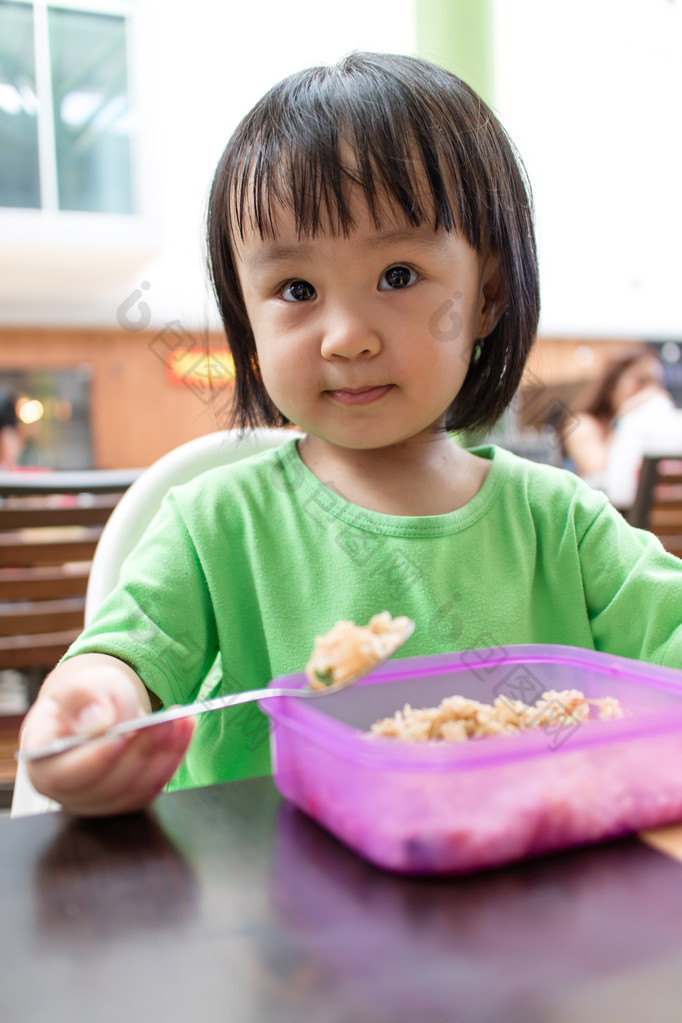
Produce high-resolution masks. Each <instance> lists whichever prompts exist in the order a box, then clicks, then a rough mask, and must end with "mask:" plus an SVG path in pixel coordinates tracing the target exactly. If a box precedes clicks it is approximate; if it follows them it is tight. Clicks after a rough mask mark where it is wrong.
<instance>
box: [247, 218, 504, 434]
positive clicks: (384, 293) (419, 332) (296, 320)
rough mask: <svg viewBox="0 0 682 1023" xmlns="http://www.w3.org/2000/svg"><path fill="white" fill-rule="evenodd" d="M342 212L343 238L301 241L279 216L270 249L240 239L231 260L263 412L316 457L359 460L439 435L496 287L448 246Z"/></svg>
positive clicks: (487, 321)
mask: <svg viewBox="0 0 682 1023" xmlns="http://www.w3.org/2000/svg"><path fill="white" fill-rule="evenodd" d="M353 212H354V215H355V218H356V219H355V223H356V228H355V229H354V231H353V232H352V234H351V235H350V236H349V237H347V238H345V237H343V236H341V237H334V236H332V235H331V234H330V233H327V234H320V235H318V236H316V237H312V238H308V237H304V238H302V239H301V238H299V237H298V236H297V233H296V229H295V224H294V218H293V215H292V214H291V213H289V212H288V211H285V210H282V212H281V214H280V215H279V216H278V219H277V237H276V238H275V239H267V238H266V239H261V237H260V235H259V234H258V232H257V231H250V232H249V233H248V234H247V235H246V237H245V239H244V241H243V242H240V243H239V244H238V245H237V247H236V253H235V255H236V260H237V266H238V270H239V278H240V282H241V287H242V291H243V296H244V302H245V305H246V310H247V313H248V316H249V320H250V322H251V326H252V329H253V332H254V337H255V341H256V349H257V352H258V360H259V364H260V369H261V373H262V377H263V382H264V384H265V387H266V389H267V391H268V393H269V395H270V397H271V399H272V401H273V402H274V404H275V405H276V406H277V408H278V409H279V410H280V411H281V412H282V413H283V414H284V415H285V416H286V417H287V418H288V419H289V420H291V422H292V423H295V424H296V425H297V426H298V427H299V428H300V429H302V430H303V431H305V432H306V433H307V434H309V435H310V436H311V438H317V442H318V443H319V444H321V445H333V446H335V447H337V448H338V447H341V448H346V449H348V448H351V449H363V450H368V449H376V448H387V447H390V446H392V445H396V444H402V443H404V442H407V441H411V440H415V439H417V438H421V437H425V436H431V435H433V434H434V431H435V428H436V427H437V426H440V425H441V424H442V422H443V419H444V415H445V412H446V410H447V408H448V406H449V405H450V403H451V402H452V400H453V398H454V397H455V395H456V394H457V393H458V392H459V390H460V388H461V386H462V383H463V381H464V378H465V376H466V374H467V370H468V368H469V362H470V359H471V353H472V348H473V344H474V341H475V340H476V339H477V338H480V337H484V336H485V335H486V334H488V333H489V332H490V331H491V330H492V329H493V327H494V325H495V322H496V318H497V315H496V313H497V310H496V307H495V299H496V297H497V292H498V290H499V281H498V276H497V273H496V268H495V266H494V265H485V264H484V262H483V260H482V258H481V257H480V256H479V255H478V254H477V253H476V252H475V250H474V249H472V248H471V247H470V246H469V244H468V243H467V242H466V241H465V240H464V239H463V238H462V237H461V236H460V235H458V234H454V233H447V232H445V231H438V232H434V230H433V228H432V227H430V226H428V225H426V226H421V227H418V228H415V227H413V226H411V225H409V224H407V223H405V222H404V221H402V220H401V221H399V222H391V221H389V220H388V219H387V220H386V222H385V223H384V224H382V227H381V228H380V229H377V228H376V227H375V226H374V224H373V223H372V221H371V220H370V217H369V214H368V212H367V210H366V208H365V207H364V203H362V204H360V203H356V206H355V208H354V210H353ZM500 311H501V310H500Z"/></svg>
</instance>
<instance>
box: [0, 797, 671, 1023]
mask: <svg viewBox="0 0 682 1023" xmlns="http://www.w3.org/2000/svg"><path fill="white" fill-rule="evenodd" d="M0 920H1V923H0V934H1V937H0V970H1V971H2V972H1V975H0V1020H2V1021H3V1023H61V1021H64V1023H66V1021H68V1023H128V1021H130V1023H137V1021H144V1023H159V1021H161V1023H176V1021H177V1023H191V1021H193V1020H197V1021H199V1023H213V1021H216V1023H217V1021H220V1023H225V1021H234V1023H251V1021H258V1023H280V1021H281V1023H285V1021H287V1023H288V1021H291V1023H294V1021H296V1023H304V1021H314V1023H374V1021H376V1023H379V1021H390V1023H422V1021H428V1023H450V1021H467V1023H468V1021H476V1023H484V1021H485V1023H567V1021H580V1023H593V1021H594V1023H596V1021H599V1023H603V1021H607V1023H610V1021H612V1020H617V1021H618V1023H630V1021H632V1023H635V1021H636V1023H663V1021H665V1023H668V1021H670V1023H673V1021H679V1020H680V1019H682V864H680V863H678V862H677V861H675V860H673V859H670V858H668V857H667V856H664V855H663V854H662V853H659V852H656V851H654V850H653V849H651V848H649V847H648V846H645V845H644V844H643V843H641V842H639V841H638V840H637V839H635V838H633V839H626V840H623V841H619V842H613V843H610V844H608V845H602V846H599V847H595V848H591V849H583V850H578V851H574V852H571V853H566V854H561V855H556V856H551V857H547V858H544V859H541V860H535V861H533V862H527V863H525V864H521V865H517V866H515V867H513V868H507V869H504V870H495V871H489V872H486V873H480V874H477V875H472V876H469V877H464V878H458V879H457V878H455V879H449V880H438V881H436V880H419V879H409V878H404V877H397V876H392V875H390V874H386V873H383V872H381V871H379V870H377V869H375V868H373V867H371V866H369V865H368V864H366V863H364V862H363V861H362V860H360V859H359V858H357V857H356V856H355V855H354V854H353V853H351V852H349V851H347V850H346V849H345V848H344V847H343V846H341V845H340V844H338V843H337V842H336V841H335V840H334V839H333V838H331V837H330V836H329V835H327V834H326V833H325V832H324V831H322V830H321V829H320V828H318V827H317V826H316V825H315V824H314V823H312V822H311V821H309V820H308V819H307V818H305V817H304V816H303V815H301V814H299V813H298V812H297V811H295V810H294V809H293V808H292V807H290V806H289V805H288V804H286V803H284V802H282V801H281V800H280V798H279V796H278V795H277V793H276V792H275V789H274V787H273V785H272V783H271V782H270V780H269V779H255V780H251V781H248V782H236V783H233V784H230V785H224V786H218V787H215V788H209V789H200V790H194V791H189V792H181V793H176V794H173V795H168V796H164V797H162V798H161V799H160V800H159V801H158V802H157V803H156V805H155V808H154V811H153V812H152V813H150V814H149V815H144V814H140V815H133V816H129V817H122V818H118V819H109V820H100V821H89V822H86V821H77V820H73V819H70V818H68V817H67V816H65V815H62V814H50V815H45V816H43V817H35V818H23V819H19V820H9V819H5V820H2V821H0Z"/></svg>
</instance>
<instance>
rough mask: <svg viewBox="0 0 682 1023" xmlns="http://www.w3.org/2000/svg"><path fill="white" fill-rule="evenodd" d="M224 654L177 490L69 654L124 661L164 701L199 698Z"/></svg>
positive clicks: (70, 655)
mask: <svg viewBox="0 0 682 1023" xmlns="http://www.w3.org/2000/svg"><path fill="white" fill-rule="evenodd" d="M217 652H218V641H217V632H216V626H215V616H214V612H213V607H212V603H211V600H210V595H209V590H208V586H207V582H206V577H205V573H204V571H203V568H202V564H201V560H200V557H199V555H198V553H197V550H196V547H195V545H194V543H193V541H192V537H191V535H190V532H189V530H188V529H187V526H186V523H185V522H184V520H183V517H182V515H181V513H180V511H179V509H178V506H177V503H176V501H175V498H174V495H173V492H172V491H171V493H170V494H169V495H168V496H167V497H166V498H165V500H164V502H163V504H162V506H161V508H160V510H159V512H158V513H157V515H156V516H155V518H154V519H153V521H152V523H151V524H150V526H149V528H148V529H147V531H146V533H145V535H144V536H143V537H142V539H141V541H140V543H139V544H138V546H137V547H136V549H135V550H134V551H133V552H132V553H131V554H130V556H129V557H128V558H127V559H126V561H125V563H124V565H123V568H122V570H121V576H120V580H119V584H118V586H117V587H116V589H115V590H114V591H113V592H112V593H111V594H110V595H109V597H107V599H106V600H105V602H104V603H103V604H102V606H101V608H100V609H99V611H98V612H97V613H96V615H95V617H94V619H93V620H92V621H91V623H90V624H89V625H88V627H87V628H86V629H85V631H84V632H83V633H82V634H81V636H80V637H79V638H78V639H77V640H76V642H75V643H74V644H73V645H72V646H71V647H70V648H69V650H68V652H67V654H66V655H65V656H66V657H72V656H75V655H76V654H83V653H104V654H110V655H111V656H113V657H118V658H119V659H120V660H122V661H125V662H126V663H127V664H129V665H130V667H131V668H133V670H134V671H135V672H137V674H138V675H139V676H140V678H141V679H142V681H143V682H144V684H145V685H146V686H147V688H148V689H150V690H151V691H152V692H153V693H155V694H156V695H157V696H158V697H159V699H160V700H161V702H162V703H163V704H164V705H169V704H173V703H186V702H189V701H191V700H193V699H195V698H196V696H197V694H198V692H199V689H200V687H201V683H202V682H203V680H204V678H205V677H206V675H207V674H208V672H209V670H210V667H211V665H212V664H213V662H214V660H215V657H216V654H217Z"/></svg>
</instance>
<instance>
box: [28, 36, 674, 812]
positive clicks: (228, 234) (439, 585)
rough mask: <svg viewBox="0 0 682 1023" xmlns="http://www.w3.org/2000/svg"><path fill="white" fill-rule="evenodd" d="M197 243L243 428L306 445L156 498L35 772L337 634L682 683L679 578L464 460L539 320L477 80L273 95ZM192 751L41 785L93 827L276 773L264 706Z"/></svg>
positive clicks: (114, 747)
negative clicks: (182, 794) (631, 660)
mask: <svg viewBox="0 0 682 1023" xmlns="http://www.w3.org/2000/svg"><path fill="white" fill-rule="evenodd" d="M208 240H209V250H210V265H211V271H212V279H213V283H214V286H215V292H216V295H217V298H218V302H219V304H220V308H221V310H222V315H223V319H224V323H225V328H226V331H227V336H228V339H229V342H230V346H231V349H232V352H233V354H234V359H235V364H236V367H237V383H236V396H237V403H236V413H235V422H236V423H237V424H238V425H240V426H242V427H249V426H250V425H253V424H256V423H265V424H269V425H282V424H286V423H293V424H295V425H296V426H297V427H298V428H299V430H301V431H303V433H304V436H303V438H302V439H300V440H298V439H297V437H296V436H293V437H292V440H291V441H290V442H287V443H285V444H284V445H283V446H282V447H280V448H278V449H275V450H274V451H268V452H265V453H263V454H260V455H257V456H255V457H252V458H249V459H247V460H244V461H241V462H238V463H236V464H235V465H232V466H229V467H228V466H226V467H224V468H219V469H216V470H212V471H210V472H209V473H207V474H204V475H202V476H201V477H199V478H197V479H196V480H195V481H194V482H192V483H190V484H188V485H186V486H183V487H179V488H177V489H175V490H173V491H172V492H171V493H170V494H169V495H168V497H167V499H166V501H165V503H164V505H163V507H162V509H161V511H160V512H159V514H158V516H157V518H156V520H155V522H154V523H153V524H152V526H151V527H150V529H149V530H148V532H147V534H146V536H145V538H144V539H143V541H142V543H141V545H140V547H139V548H138V550H137V551H136V552H135V553H134V554H133V555H132V556H131V558H130V559H129V561H128V563H127V564H126V566H125V569H124V571H123V574H122V578H121V582H120V585H119V587H118V589H117V590H116V591H115V593H113V594H112V596H111V597H110V598H109V599H108V601H107V602H106V603H105V604H104V606H103V607H102V609H101V612H100V613H99V615H98V617H97V619H96V621H94V622H93V623H92V625H91V626H90V627H89V628H88V629H87V630H86V631H85V633H84V634H83V635H82V637H81V638H80V639H79V640H78V641H77V642H76V643H75V645H74V646H73V647H72V649H71V650H70V651H69V654H68V656H67V658H66V659H65V660H64V661H63V662H62V663H61V664H60V665H59V666H58V667H57V668H56V669H55V670H54V671H53V672H52V674H51V675H50V676H49V677H48V679H47V680H46V682H45V684H44V686H43V689H42V691H41V694H40V696H39V698H38V700H37V702H36V704H35V705H34V707H33V709H32V710H31V712H30V713H29V715H28V717H27V721H26V725H25V734H24V745H25V746H26V747H30V746H37V745H38V744H41V743H43V742H46V741H48V740H50V739H52V738H54V737H55V736H58V735H62V734H65V733H69V732H71V731H74V730H89V729H93V730H94V729H95V728H99V727H101V726H104V725H105V724H107V723H112V722H113V721H114V720H116V719H123V718H126V717H129V716H131V715H133V714H137V713H139V712H140V711H144V710H149V709H150V707H151V705H152V701H154V703H155V705H158V703H161V704H172V703H185V702H188V701H191V700H196V699H203V698H206V697H208V696H210V695H215V694H217V693H218V692H222V691H230V690H232V689H250V688H256V687H259V686H263V685H265V684H266V683H267V682H268V681H269V680H270V679H271V678H273V677H276V676H279V675H283V674H287V673H290V672H296V671H301V670H302V669H303V667H304V665H305V663H306V661H307V659H308V656H309V654H310V651H311V648H312V644H313V640H314V637H315V635H316V634H320V633H324V632H326V631H327V630H329V629H330V628H331V627H332V626H333V625H334V623H335V622H336V621H338V620H339V619H351V620H354V621H356V622H358V623H361V624H364V623H366V622H367V621H368V620H369V618H370V617H371V616H372V615H373V614H374V613H375V612H377V611H381V610H384V609H387V610H388V611H390V612H391V613H392V614H394V615H408V616H410V617H411V618H413V619H414V621H415V622H416V624H417V628H416V630H415V633H414V635H413V636H412V638H411V639H410V640H409V641H408V643H407V644H406V645H405V646H404V647H403V648H402V650H401V656H415V655H419V654H426V653H436V652H444V651H451V650H465V649H470V648H475V647H482V646H493V645H494V646H497V647H499V646H505V645H508V644H517V643H562V644H571V645H575V646H583V647H587V648H596V649H598V650H607V651H610V652H612V653H614V654H621V655H625V656H629V657H636V658H641V659H643V660H649V661H652V662H656V663H660V664H667V665H673V666H677V667H681V668H682V625H681V624H680V621H681V617H682V615H681V611H682V562H679V561H678V560H677V559H676V558H674V557H672V556H671V555H668V554H666V553H665V552H664V551H663V550H662V548H661V546H660V544H659V543H658V541H657V540H656V539H654V537H653V536H651V535H649V534H647V533H643V532H637V531H635V530H633V529H631V528H629V527H628V526H627V525H626V523H625V522H624V520H623V519H622V518H621V517H620V516H619V515H618V514H617V513H616V512H615V511H614V510H613V508H612V507H611V506H610V505H609V504H608V502H607V501H606V499H605V498H604V497H603V496H601V495H600V494H598V493H596V492H594V491H592V490H590V489H589V488H588V487H587V486H586V485H585V484H583V483H582V482H581V481H580V480H579V479H577V478H576V477H575V476H574V475H572V474H570V473H568V472H564V471H562V470H557V469H552V468H549V467H546V466H540V465H536V464H534V463H531V462H528V461H525V460H522V459H519V458H516V457H514V456H513V455H512V454H510V453H508V452H506V451H504V450H500V449H496V448H491V447H482V448H479V449H477V450H473V451H466V450H463V449H462V448H460V447H457V446H456V445H455V444H454V443H453V442H452V440H451V439H450V436H449V432H451V431H455V430H461V429H464V428H473V427H479V426H483V425H486V424H492V423H493V422H495V420H496V419H497V418H498V417H499V416H500V415H501V413H502V412H503V410H504V409H505V408H506V407H507V405H508V404H509V402H510V401H511V399H512V396H513V395H514V393H515V391H516V389H517V387H518V385H519V382H520V378H521V374H522V372H523V367H524V363H525V361H526V358H527V355H528V352H529V349H530V347H531V343H532V341H533V337H534V334H535V329H536V324H537V318H538V307H539V301H538V278H537V267H536V259H535V245H534V238H533V229H532V221H531V209H530V199H529V194H528V190H527V188H526V185H525V181H524V176H523V172H522V170H521V167H520V164H519V162H518V160H517V158H516V156H515V154H514V150H513V148H512V146H511V144H510V142H509V140H508V138H507V137H506V135H505V133H504V131H503V129H502V128H501V127H500V125H499V124H498V122H497V121H496V119H495V117H494V116H493V114H492V113H491V111H490V110H489V109H488V108H487V107H486V106H485V104H484V103H483V102H482V101H481V100H480V99H479V98H478V97H477V96H476V95H475V94H474V93H472V91H471V90H470V89H469V88H468V87H467V86H466V85H465V84H464V83H463V82H461V81H459V80H458V79H457V78H455V77H454V76H453V75H451V74H449V73H448V72H446V71H444V70H442V69H441V68H438V67H435V66H432V65H430V64H428V63H425V62H424V61H421V60H417V59H414V58H410V57H405V56H388V55H385V54H354V55H352V56H351V57H348V58H347V59H345V60H343V61H342V62H341V63H340V64H339V65H338V66H334V67H323V68H314V69H312V70H309V71H306V72H303V73H301V74H297V75H294V76H293V77H291V78H289V79H287V80H286V81H284V82H282V83H281V84H279V85H277V86H276V87H275V88H274V89H272V90H271V91H270V92H269V93H268V94H267V95H266V96H265V97H264V99H263V100H261V102H260V103H258V104H257V105H256V107H255V108H254V109H253V110H252V112H251V113H250V114H249V115H248V116H247V117H246V119H245V120H244V121H243V122H242V123H241V125H240V126H239V127H238V128H237V130H236V132H235V134H234V136H233V138H232V139H231V141H230V142H229V144H228V146H227V149H226V150H225V153H224V155H223V157H222V159H221V162H220V165H219V167H218V170H217V173H216V175H215V179H214V183H213V188H212V192H211V197H210V203H209V216H208ZM191 732H192V726H191V724H189V723H188V722H187V721H178V722H176V723H174V724H169V725H164V726H160V727H158V728H155V729H150V730H148V731H144V732H141V733H139V734H138V735H137V736H132V737H126V738H125V739H119V740H115V741H111V742H106V743H104V742H103V743H99V744H93V745H92V746H88V747H83V748H82V749H79V750H75V751H72V752H71V753H68V754H65V755H63V756H58V757H54V758H52V759H49V760H44V761H37V762H34V763H32V764H31V765H30V774H31V778H32V780H33V783H34V785H35V786H36V787H37V788H38V789H39V790H41V791H43V792H45V793H46V794H48V795H50V796H52V797H53V798H54V799H56V800H58V801H59V802H61V803H62V804H63V805H64V806H65V807H66V808H67V809H68V810H71V811H72V812H75V813H79V814H99V813H117V812H122V811H127V810H132V809H136V808H139V807H143V806H145V805H146V804H147V803H149V801H150V800H151V799H152V798H153V797H154V796H155V795H156V794H157V793H158V792H159V791H160V790H161V789H162V788H163V786H164V785H166V783H167V782H168V781H169V779H170V778H171V776H173V775H175V776H174V778H173V782H172V784H173V786H174V787H182V786H189V785H200V784H208V783H211V782H217V781H221V780H226V779H230V778H236V777H244V776H248V775H253V774H258V773H263V772H266V771H267V770H268V769H269V760H268V744H267V725H266V719H265V717H264V715H262V714H261V712H260V711H259V710H258V708H257V707H256V706H255V705H250V706H248V707H245V708H242V709H239V710H227V711H225V712H224V713H221V714H210V715H205V716H202V717H200V718H199V719H197V723H196V729H195V734H194V738H193V741H192V744H191V746H189V749H188V745H189V740H190V737H191ZM186 750H188V751H187V755H186V756H184V754H185V751H186ZM183 756H184V759H183ZM181 761H182V764H181ZM179 765H181V766H180V768H179V770H178V771H177V773H176V769H177V768H178V766H179Z"/></svg>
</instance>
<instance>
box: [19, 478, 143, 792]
mask: <svg viewBox="0 0 682 1023" xmlns="http://www.w3.org/2000/svg"><path fill="white" fill-rule="evenodd" d="M140 471H141V470H127V471H120V472H113V471H105V470H101V471H100V470H92V471H83V472H61V471H60V472H19V473H0V671H3V670H7V669H14V670H16V671H19V672H21V673H22V675H23V676H24V677H25V679H26V683H27V687H28V694H27V695H28V701H29V702H31V701H32V700H33V699H34V698H35V694H36V692H37V690H38V688H39V686H40V684H41V682H42V680H43V678H44V677H45V675H46V674H47V673H48V672H49V671H50V669H51V668H53V667H54V665H55V664H56V662H57V661H58V660H59V658H60V657H61V656H62V654H64V653H65V652H66V650H67V649H68V647H69V645H70V644H71V643H72V642H73V640H74V639H75V638H76V637H77V636H78V634H79V632H80V631H81V629H82V628H83V619H84V610H85V594H86V590H87V585H88V577H89V573H90V564H91V561H92V558H93V555H94V552H95V548H96V546H97V541H98V540H99V537H100V534H101V532H102V529H103V528H104V524H105V523H106V522H107V520H108V519H109V516H110V515H111V512H112V511H113V509H114V507H115V506H116V504H117V503H118V501H119V500H120V498H121V496H122V495H123V493H124V492H125V491H126V490H127V489H128V487H129V486H130V484H131V483H133V481H134V480H135V479H136V478H137V476H139V474H140ZM0 718H1V720H0V805H2V804H5V805H9V797H10V796H11V791H12V785H13V780H14V769H15V766H16V764H15V761H14V750H15V749H16V746H17V736H18V730H19V725H20V723H21V719H22V715H21V714H19V713H17V714H10V715H0ZM8 747H11V749H9V748H8Z"/></svg>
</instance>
